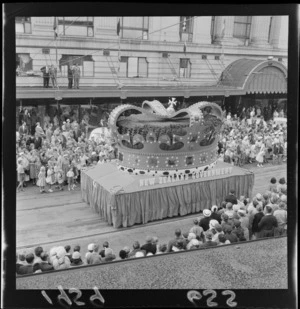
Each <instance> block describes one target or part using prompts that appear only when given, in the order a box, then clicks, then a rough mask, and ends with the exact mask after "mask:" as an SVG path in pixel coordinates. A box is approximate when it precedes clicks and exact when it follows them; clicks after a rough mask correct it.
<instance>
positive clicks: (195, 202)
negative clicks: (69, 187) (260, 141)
mask: <svg viewBox="0 0 300 309" xmlns="http://www.w3.org/2000/svg"><path fill="white" fill-rule="evenodd" d="M104 165H105V164H104ZM104 165H101V166H97V167H95V168H94V169H95V170H93V171H91V170H87V171H83V172H82V175H81V192H82V199H83V200H84V201H85V202H86V203H87V204H89V205H90V207H92V208H93V209H94V210H95V212H97V213H98V214H99V216H100V217H101V218H102V219H103V220H105V221H106V222H107V223H108V224H109V225H113V226H114V227H115V228H119V227H128V226H132V225H134V224H139V223H143V224H144V223H147V222H150V221H154V220H161V219H163V218H170V217H175V216H184V215H186V214H190V213H198V212H199V211H200V210H203V209H205V208H210V207H211V206H212V205H218V206H219V205H220V204H221V202H222V201H223V200H224V198H225V196H226V195H227V194H228V193H229V191H230V190H231V189H234V190H235V191H236V195H237V196H240V195H244V196H246V197H251V195H252V189H253V185H254V174H253V173H252V172H249V171H247V170H244V169H241V168H238V167H234V168H233V171H232V173H231V174H229V175H222V176H213V177H210V178H200V179H197V180H189V181H182V182H177V183H169V184H165V185H156V186H154V187H139V179H141V177H143V176H126V177H128V187H126V186H125V187H124V179H123V182H122V185H123V190H122V191H120V192H117V193H115V192H114V191H110V190H109V189H108V188H109V183H108V182H109V181H106V179H108V180H109V178H110V177H109V173H108V168H111V169H112V170H111V172H112V173H114V183H113V184H111V185H112V186H113V187H115V186H116V185H118V180H119V179H121V178H122V177H123V178H124V177H125V176H124V172H122V171H118V170H117V168H116V166H113V165H111V167H107V166H106V167H105V171H104V173H103V174H104V176H101V172H102V171H101V167H102V166H104ZM223 165H224V163H222V167H223ZM102 170H103V168H102ZM117 173H120V176H119V177H117V175H118V174H117ZM144 178H145V176H144ZM131 180H132V181H133V182H131V183H129V182H130V181H131ZM120 181H121V180H120ZM134 188H135V190H134Z"/></svg>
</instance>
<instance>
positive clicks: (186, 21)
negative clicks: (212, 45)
mask: <svg viewBox="0 0 300 309" xmlns="http://www.w3.org/2000/svg"><path fill="white" fill-rule="evenodd" d="M193 28H194V18H193V16H180V24H179V36H180V41H184V42H186V41H187V42H192V41H193Z"/></svg>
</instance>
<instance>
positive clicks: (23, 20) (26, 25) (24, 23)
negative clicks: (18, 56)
mask: <svg viewBox="0 0 300 309" xmlns="http://www.w3.org/2000/svg"><path fill="white" fill-rule="evenodd" d="M15 21H16V33H31V18H30V17H16V19H15Z"/></svg>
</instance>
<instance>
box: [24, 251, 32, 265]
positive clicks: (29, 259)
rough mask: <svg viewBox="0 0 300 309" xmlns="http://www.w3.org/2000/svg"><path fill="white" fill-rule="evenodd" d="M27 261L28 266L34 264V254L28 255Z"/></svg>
mask: <svg viewBox="0 0 300 309" xmlns="http://www.w3.org/2000/svg"><path fill="white" fill-rule="evenodd" d="M25 260H26V262H27V264H33V261H34V254H33V253H28V254H26V256H25Z"/></svg>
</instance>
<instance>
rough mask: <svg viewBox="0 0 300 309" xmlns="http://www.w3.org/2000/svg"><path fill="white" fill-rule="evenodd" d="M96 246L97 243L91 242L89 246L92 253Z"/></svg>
mask: <svg viewBox="0 0 300 309" xmlns="http://www.w3.org/2000/svg"><path fill="white" fill-rule="evenodd" d="M94 248H95V244H89V245H88V247H87V249H88V252H90V253H92V252H93V251H94Z"/></svg>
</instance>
